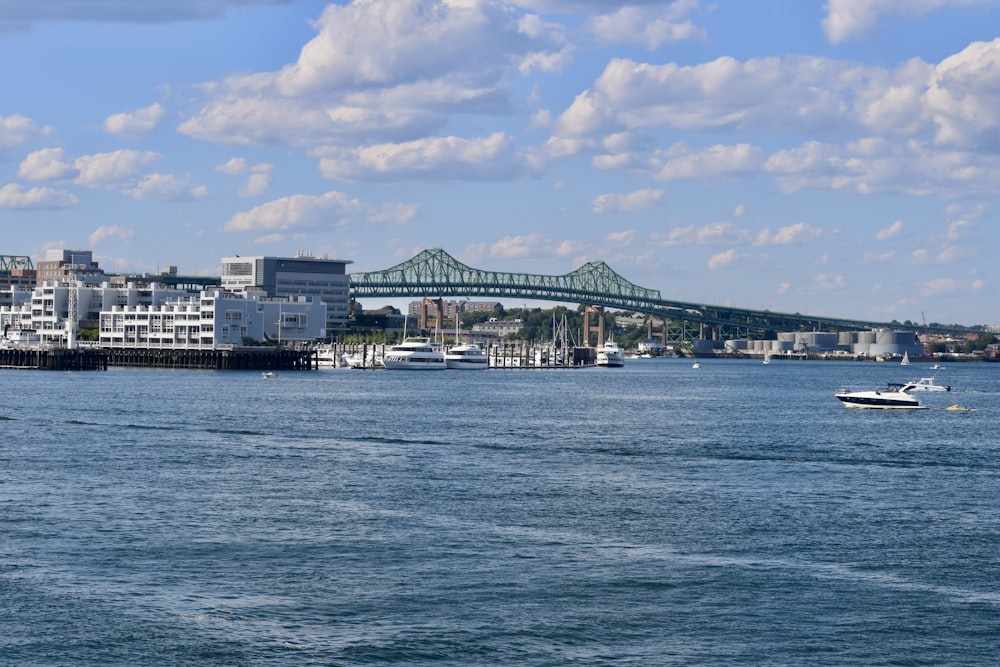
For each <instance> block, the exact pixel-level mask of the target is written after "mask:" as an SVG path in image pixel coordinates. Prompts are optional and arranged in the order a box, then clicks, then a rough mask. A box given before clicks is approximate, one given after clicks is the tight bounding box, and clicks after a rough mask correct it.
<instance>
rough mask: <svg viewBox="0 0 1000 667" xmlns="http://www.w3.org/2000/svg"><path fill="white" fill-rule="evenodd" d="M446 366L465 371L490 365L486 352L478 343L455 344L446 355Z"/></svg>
mask: <svg viewBox="0 0 1000 667" xmlns="http://www.w3.org/2000/svg"><path fill="white" fill-rule="evenodd" d="M444 362H445V366H447V367H448V368H453V369H457V370H463V371H471V370H479V369H485V368H487V367H488V365H489V359H488V358H487V357H486V352H484V351H483V348H481V347H479V345H477V344H476V343H468V344H466V345H455V346H454V347H452V348H451V349H449V350H448V351H447V352H446V353H445V355H444Z"/></svg>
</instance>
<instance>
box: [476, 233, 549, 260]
mask: <svg viewBox="0 0 1000 667" xmlns="http://www.w3.org/2000/svg"><path fill="white" fill-rule="evenodd" d="M546 245H548V241H547V240H546V239H544V237H542V235H541V234H538V233H533V234H527V235H524V236H505V237H503V238H502V239H500V240H499V241H496V242H495V243H492V244H490V246H489V255H490V257H495V258H502V259H515V258H523V257H530V256H531V255H535V254H540V251H541V250H542V248H543V246H546Z"/></svg>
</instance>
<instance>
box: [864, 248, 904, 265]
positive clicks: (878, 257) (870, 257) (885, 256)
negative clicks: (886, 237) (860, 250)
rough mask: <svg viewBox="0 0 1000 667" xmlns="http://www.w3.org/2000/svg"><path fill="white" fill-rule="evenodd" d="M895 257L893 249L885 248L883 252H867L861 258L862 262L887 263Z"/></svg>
mask: <svg viewBox="0 0 1000 667" xmlns="http://www.w3.org/2000/svg"><path fill="white" fill-rule="evenodd" d="M895 257H896V251H895V250H886V251H885V252H881V253H875V252H869V253H865V255H864V256H863V257H862V258H861V263H862V264H887V263H889V262H891V261H893V260H894V259H895Z"/></svg>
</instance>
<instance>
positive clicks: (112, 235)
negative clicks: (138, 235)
mask: <svg viewBox="0 0 1000 667" xmlns="http://www.w3.org/2000/svg"><path fill="white" fill-rule="evenodd" d="M134 235H135V232H133V231H132V230H131V229H125V228H124V227H119V226H117V225H109V226H103V225H102V226H101V227H98V228H97V229H95V230H94V231H93V232H92V233H91V234H90V236H88V237H87V240H88V242H89V243H90V247H94V246H96V245H98V244H99V243H100V242H101V241H104V240H106V239H117V240H119V241H124V240H126V239H130V238H132V237H133V236H134Z"/></svg>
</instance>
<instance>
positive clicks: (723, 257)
mask: <svg viewBox="0 0 1000 667" xmlns="http://www.w3.org/2000/svg"><path fill="white" fill-rule="evenodd" d="M737 259H738V255H737V254H736V251H735V250H733V249H732V248H730V249H729V250H725V251H723V252H720V253H717V254H715V255H712V256H711V257H710V258H709V259H708V270H709V271H718V270H719V269H724V268H726V267H727V266H729V265H731V264H732V263H733V262H735V261H736V260H737Z"/></svg>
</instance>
